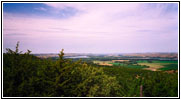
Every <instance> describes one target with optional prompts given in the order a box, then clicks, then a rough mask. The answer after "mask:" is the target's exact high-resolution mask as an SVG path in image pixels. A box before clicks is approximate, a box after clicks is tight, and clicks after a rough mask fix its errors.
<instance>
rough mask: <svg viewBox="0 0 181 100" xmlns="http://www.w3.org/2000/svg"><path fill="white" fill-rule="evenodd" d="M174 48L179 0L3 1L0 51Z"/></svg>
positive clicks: (109, 50)
mask: <svg viewBox="0 0 181 100" xmlns="http://www.w3.org/2000/svg"><path fill="white" fill-rule="evenodd" d="M18 41H19V42H20V47H19V49H20V50H21V51H24V52H26V50H27V49H29V50H31V51H32V53H59V51H60V50H61V49H64V51H65V53H145V52H178V3H126V2H116V3H113V2H108V3H106V2H99V3H97V2H96V3H95V2H91V3H85V2H74V3H66V2H64V3H61V2H58V3H54V2H51V3H3V52H6V48H10V49H13V50H14V49H15V46H16V43H17V42H18Z"/></svg>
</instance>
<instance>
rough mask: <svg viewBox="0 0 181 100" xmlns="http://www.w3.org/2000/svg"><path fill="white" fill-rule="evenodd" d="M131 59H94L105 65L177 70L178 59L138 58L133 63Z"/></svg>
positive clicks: (152, 69) (95, 62)
mask: <svg viewBox="0 0 181 100" xmlns="http://www.w3.org/2000/svg"><path fill="white" fill-rule="evenodd" d="M131 62H133V61H131V60H110V61H93V63H94V64H98V65H103V66H122V67H127V68H139V69H144V70H151V71H167V70H177V69H178V61H176V60H170V61H166V60H165V61H164V60H163V61H161V60H153V61H150V60H137V61H136V62H134V63H131Z"/></svg>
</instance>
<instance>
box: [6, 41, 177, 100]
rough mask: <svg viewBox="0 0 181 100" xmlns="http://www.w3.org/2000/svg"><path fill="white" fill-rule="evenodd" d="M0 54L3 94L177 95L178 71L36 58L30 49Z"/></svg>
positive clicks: (17, 95) (47, 95)
mask: <svg viewBox="0 0 181 100" xmlns="http://www.w3.org/2000/svg"><path fill="white" fill-rule="evenodd" d="M18 46H19V44H17V46H16V50H15V51H13V50H11V49H7V52H6V53H4V54H3V96H4V97H140V96H145V97H177V96H178V73H177V72H176V73H172V74H168V73H165V72H153V71H146V70H141V69H132V68H125V67H114V66H112V67H111V66H109V67H108V66H102V67H101V66H99V67H98V66H96V65H91V64H88V63H86V62H83V61H81V60H78V61H72V60H70V59H64V57H63V56H64V53H63V50H62V51H61V52H60V54H59V58H58V60H51V59H40V58H37V57H36V56H33V55H31V54H30V53H31V51H30V50H28V51H27V52H26V53H24V54H23V53H22V52H19V50H18Z"/></svg>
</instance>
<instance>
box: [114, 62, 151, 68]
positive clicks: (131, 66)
mask: <svg viewBox="0 0 181 100" xmlns="http://www.w3.org/2000/svg"><path fill="white" fill-rule="evenodd" d="M111 64H113V66H122V67H127V68H139V69H140V68H148V66H144V65H143V66H142V65H132V64H130V65H127V64H124V63H111Z"/></svg>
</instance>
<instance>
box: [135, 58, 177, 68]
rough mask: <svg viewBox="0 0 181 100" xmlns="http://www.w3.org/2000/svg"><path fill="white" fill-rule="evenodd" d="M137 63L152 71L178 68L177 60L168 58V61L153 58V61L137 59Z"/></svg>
mask: <svg viewBox="0 0 181 100" xmlns="http://www.w3.org/2000/svg"><path fill="white" fill-rule="evenodd" d="M137 63H138V65H146V66H149V68H146V69H147V70H152V71H157V70H161V71H166V70H177V69H178V61H176V60H170V61H162V60H154V61H147V60H139V61H137Z"/></svg>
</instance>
